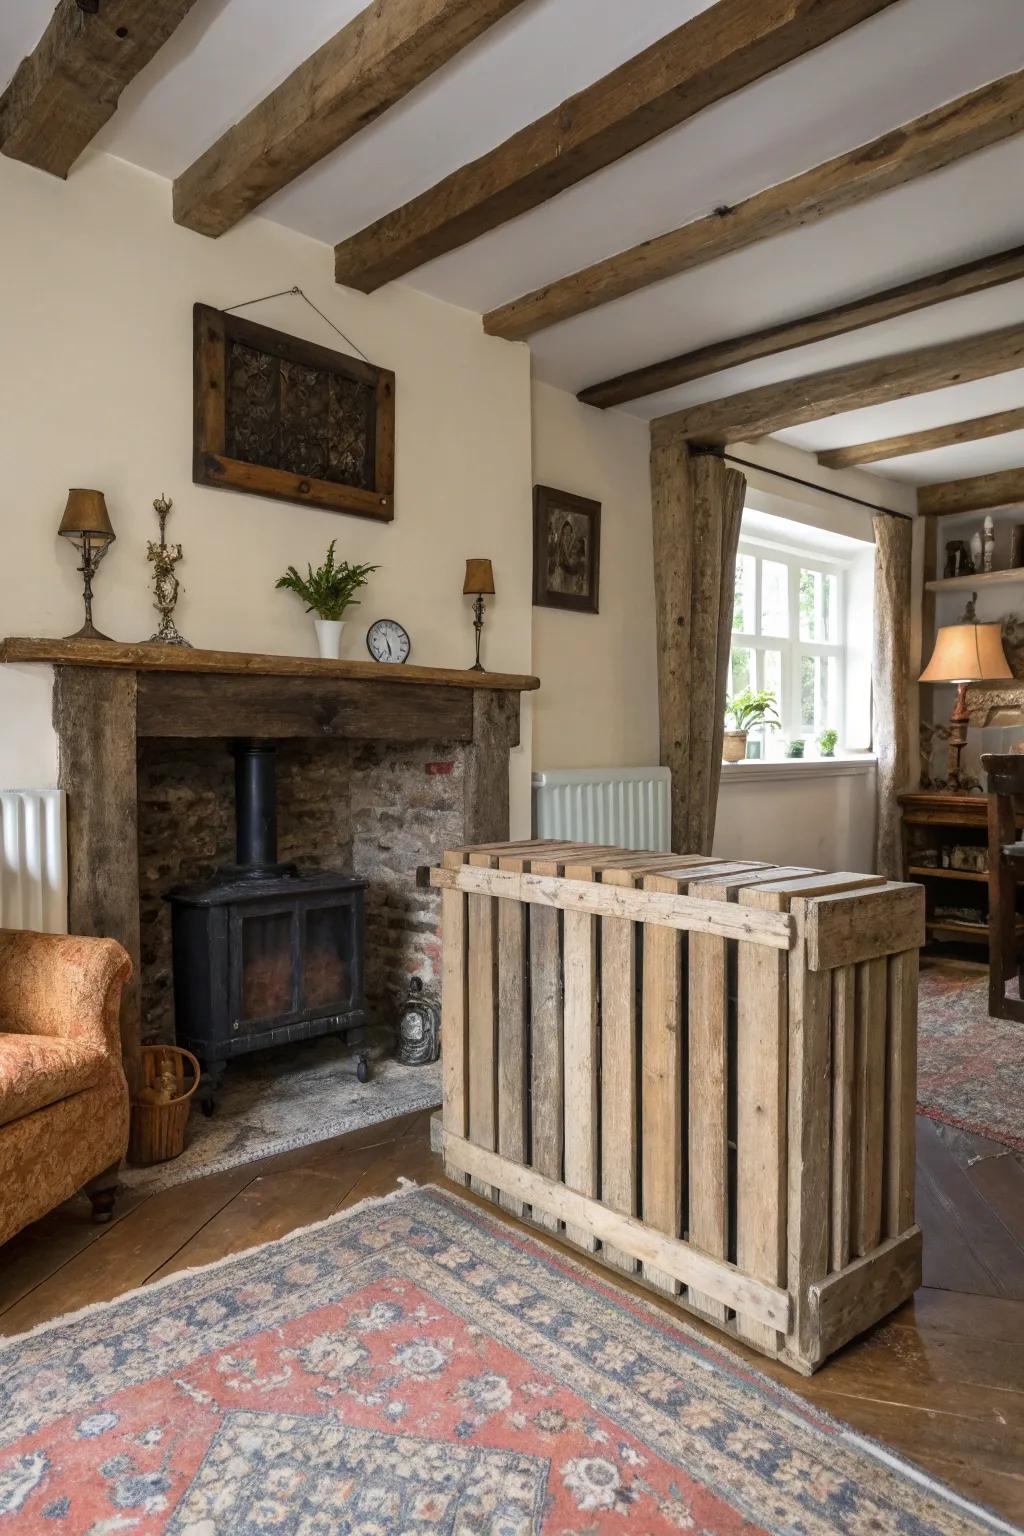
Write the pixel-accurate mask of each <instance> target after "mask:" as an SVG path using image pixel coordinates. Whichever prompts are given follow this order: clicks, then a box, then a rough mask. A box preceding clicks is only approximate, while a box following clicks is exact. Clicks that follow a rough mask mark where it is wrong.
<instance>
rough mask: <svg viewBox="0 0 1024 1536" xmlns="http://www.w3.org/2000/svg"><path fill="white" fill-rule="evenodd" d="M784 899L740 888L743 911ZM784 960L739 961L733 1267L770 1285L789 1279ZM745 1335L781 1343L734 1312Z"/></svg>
mask: <svg viewBox="0 0 1024 1536" xmlns="http://www.w3.org/2000/svg"><path fill="white" fill-rule="evenodd" d="M755 899H759V900H760V901H762V902H773V903H775V904H777V905H778V907H779V908H781V906H782V904H783V902H784V900H785V898H784V897H783V896H780V895H774V896H765V895H763V894H762V895H760V896H758V893H757V892H756V891H751V892H747V891H741V892H740V896H739V901H740V905H741V907H744V906H745V905H746V904H747V903H748V902H751V901H753V900H755ZM786 970H787V966H786V958H785V956H783V955H782V954H779V953H776V952H774V951H772V950H769V949H767V948H763V947H762V946H760V945H753V944H743V943H741V944H740V946H739V953H738V956H737V970H736V976H737V1038H736V1096H737V1102H736V1263H737V1266H738V1267H739V1268H740V1269H741V1270H742V1271H743V1272H744V1274H748V1275H752V1276H753V1277H754V1278H755V1279H757V1280H761V1281H763V1282H765V1283H766V1284H768V1285H782V1284H784V1283H785V1279H786V1155H785V1153H786V1140H785V1137H786V1057H787V1048H786V1038H787V1013H788V998H787V984H786ZM736 1329H737V1332H738V1333H739V1334H740V1337H741V1338H744V1339H746V1340H747V1341H748V1342H749V1343H751V1344H753V1345H754V1346H755V1347H756V1348H758V1349H762V1350H766V1351H767V1352H768V1353H770V1354H773V1353H775V1352H776V1351H777V1349H778V1347H779V1343H780V1341H779V1338H778V1336H777V1333H776V1331H775V1330H774V1329H772V1328H766V1327H765V1325H764V1323H763V1322H761V1321H760V1320H759V1319H758V1318H755V1317H752V1316H751V1315H750V1314H749V1313H744V1312H743V1311H741V1310H739V1309H738V1310H737V1314H736Z"/></svg>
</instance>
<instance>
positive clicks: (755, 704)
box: [722, 688, 782, 763]
mask: <svg viewBox="0 0 1024 1536" xmlns="http://www.w3.org/2000/svg"><path fill="white" fill-rule="evenodd" d="M777 703H778V701H777V700H776V697H775V695H774V693H773V692H772V691H771V689H770V688H761V689H759V690H758V691H757V692H756V693H755V691H754V689H753V688H744V690H743V692H742V693H737V694H735V695H734V696H733V698H731V699H726V701H725V739H724V741H723V744H722V758H723V760H724V761H725V762H727V763H739V762H742V761H743V759H744V758H745V757H746V755H747V736H748V734H749V733H750V732H751V731H752V730H753V729H754V728H755V726H764V727H765V728H766V729H767V730H769V731H777V730H778V729H779V726H780V725H781V724H782V722H781V721H780V719H779V717H778V714H777V713H776V708H777ZM730 721H731V722H732V723H731V725H730Z"/></svg>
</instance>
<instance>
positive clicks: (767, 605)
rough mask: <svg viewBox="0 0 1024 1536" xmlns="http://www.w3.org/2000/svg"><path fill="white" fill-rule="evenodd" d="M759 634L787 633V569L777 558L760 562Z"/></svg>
mask: <svg viewBox="0 0 1024 1536" xmlns="http://www.w3.org/2000/svg"><path fill="white" fill-rule="evenodd" d="M760 632H761V634H763V635H781V636H783V637H785V636H786V635H788V634H789V569H788V567H787V566H785V565H782V564H781V562H780V561H778V560H762V562H761V631H760Z"/></svg>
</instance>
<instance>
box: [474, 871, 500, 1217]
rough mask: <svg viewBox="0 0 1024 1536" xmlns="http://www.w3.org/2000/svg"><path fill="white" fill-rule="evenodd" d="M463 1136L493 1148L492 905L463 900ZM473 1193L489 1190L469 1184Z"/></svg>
mask: <svg viewBox="0 0 1024 1536" xmlns="http://www.w3.org/2000/svg"><path fill="white" fill-rule="evenodd" d="M469 862H470V864H475V865H479V866H480V867H481V868H487V869H489V868H492V867H493V866H494V865H495V864H496V863H497V859H496V858H495V856H494V855H493V854H488V853H471V854H470V856H469ZM468 904H469V909H468V912H467V919H466V921H467V931H468V935H469V967H468V969H469V1139H470V1141H472V1142H475V1143H476V1145H477V1146H478V1147H486V1148H487V1150H488V1151H489V1152H490V1151H493V1150H494V1148H495V1147H496V1146H497V1141H498V987H497V981H498V975H497V963H498V903H497V902H496V901H495V899H494V898H493V897H492V896H478V895H473V896H470V897H469V898H468ZM474 1188H476V1192H477V1194H479V1195H489V1194H490V1193H491V1191H490V1190H489V1189H484V1188H480V1187H477V1186H474Z"/></svg>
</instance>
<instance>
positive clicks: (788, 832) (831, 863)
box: [714, 762, 875, 873]
mask: <svg viewBox="0 0 1024 1536" xmlns="http://www.w3.org/2000/svg"><path fill="white" fill-rule="evenodd" d="M851 767H852V768H854V769H855V771H852V772H845V773H844V772H842V771H840V772H839V773H836V772H835V771H831V772H828V771H826V772H820V771H819V770H818V767H817V764H815V763H812V762H807V763H802V764H800V765H798V766H796V767H793V766H792V765H789V764H780V765H779V768H780V769H781V770H782V772H781V773H780V774H779V775H778V776H776V775H775V774H774V772H773V769H774V765H773V764H770V765H765V767H764V768H761V767H760V766H751V767H750V768H749V769H745V771H746V772H749V773H750V774H751V778H752V779H753V777H754V776H755V775H756V776H757V780H758V782H751V781H750V780H743V779H740V777H739V775H738V774H735V775H730V772H729V770H728V769H726V770H725V772H724V773H723V776H722V787H721V789H720V790H719V794H718V819H717V821H716V823H715V843H714V852H715V853H716V854H718V855H720V856H721V857H722V858H740V857H742V858H747V859H763V860H764V861H765V863H767V864H796V865H801V866H803V867H806V868H808V869H829V870H839V869H851V870H854V871H858V872H864V871H866V872H868V873H870V872H871V871H872V870H873V869H874V867H875V772H874V766H873V765H872V766H871V767H869V768H868V769H867V771H866V772H865V769H864V766H862V765H861V764H855V765H851ZM783 774H786V775H788V776H786V777H783Z"/></svg>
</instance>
